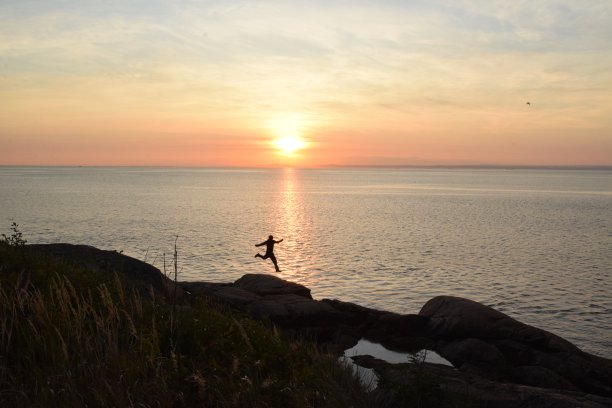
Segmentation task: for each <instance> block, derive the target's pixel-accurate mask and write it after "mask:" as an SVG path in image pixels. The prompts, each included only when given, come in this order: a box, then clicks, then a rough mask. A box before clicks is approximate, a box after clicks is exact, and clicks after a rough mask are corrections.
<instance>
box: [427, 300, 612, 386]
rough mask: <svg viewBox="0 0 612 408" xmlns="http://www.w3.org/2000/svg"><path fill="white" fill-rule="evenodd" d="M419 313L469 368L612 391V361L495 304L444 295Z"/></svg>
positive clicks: (444, 349)
mask: <svg viewBox="0 0 612 408" xmlns="http://www.w3.org/2000/svg"><path fill="white" fill-rule="evenodd" d="M419 315H421V316H425V317H427V318H429V321H428V322H427V325H426V328H425V331H426V333H427V335H428V336H430V337H431V338H432V339H434V340H436V341H437V346H436V351H438V352H439V353H440V354H441V355H442V356H443V357H444V358H446V359H447V360H449V361H451V362H452V363H453V364H455V365H456V366H457V367H459V368H461V369H462V370H463V371H468V372H473V373H477V374H479V375H482V376H485V377H487V378H492V379H503V380H509V381H514V382H519V383H523V384H527V385H537V386H540V387H545V388H557V389H572V388H573V389H578V390H581V391H583V392H589V393H594V394H597V395H605V396H612V361H610V360H607V359H603V358H600V357H596V356H592V355H590V354H588V353H584V352H582V351H581V350H580V349H579V348H578V347H576V346H574V345H573V344H571V343H570V342H568V341H567V340H564V339H562V338H561V337H559V336H556V335H554V334H552V333H549V332H547V331H545V330H541V329H538V328H536V327H533V326H529V325H527V324H524V323H521V322H519V321H517V320H515V319H513V318H511V317H509V316H507V315H505V314H504V313H502V312H499V311H497V310H495V309H493V308H491V307H488V306H485V305H482V304H480V303H478V302H475V301H472V300H469V299H463V298H458V297H452V296H439V297H435V298H433V299H431V300H430V301H428V302H427V303H426V304H425V305H424V306H423V308H422V309H421V311H420V312H419ZM537 367H539V368H537Z"/></svg>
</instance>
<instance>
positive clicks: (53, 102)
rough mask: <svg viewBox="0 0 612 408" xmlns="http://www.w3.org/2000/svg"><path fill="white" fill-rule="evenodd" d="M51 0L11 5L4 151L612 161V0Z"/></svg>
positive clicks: (3, 154)
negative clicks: (282, 146)
mask: <svg viewBox="0 0 612 408" xmlns="http://www.w3.org/2000/svg"><path fill="white" fill-rule="evenodd" d="M51 3H52V2H49V3H42V4H41V3H30V2H23V1H15V2H11V1H5V2H2V4H1V5H0V107H1V109H0V165H172V166H249V167H251V166H257V167H259V166H265V167H268V166H286V165H290V166H305V167H310V166H326V165H445V164H446V165H449V164H450V165H476V164H498V165H612V115H611V114H610V112H612V48H611V47H610V44H612V4H610V3H609V2H602V1H584V2H571V1H550V2H545V3H542V2H520V3H517V4H509V3H508V2H500V1H491V2H482V3H479V2H473V1H459V2H448V1H427V2H425V1H422V2H421V1H414V2H396V1H381V2H371V3H368V2H360V1H357V2H317V1H313V2H298V1H295V2H291V1H288V2H283V3H282V4H279V2H271V1H270V2H266V1H263V2H214V1H213V2H207V3H206V4H202V3H197V2H182V1H150V2H144V3H142V2H135V1H134V2H130V1H125V2H112V1H111V2H77V1H75V2H63V3H62V4H61V5H54V4H51ZM97 3H103V4H97ZM527 101H529V102H530V105H527V104H526V102H527ZM284 137H294V138H299V139H301V140H302V142H303V148H302V149H300V150H298V151H296V152H294V153H292V154H284V153H283V152H281V151H279V149H278V148H277V147H276V146H277V144H275V143H274V140H276V139H279V138H284Z"/></svg>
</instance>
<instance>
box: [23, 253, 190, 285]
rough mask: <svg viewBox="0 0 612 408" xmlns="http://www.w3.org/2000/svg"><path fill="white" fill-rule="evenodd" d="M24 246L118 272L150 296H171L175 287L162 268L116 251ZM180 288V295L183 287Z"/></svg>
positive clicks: (110, 271) (101, 270)
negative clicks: (152, 294)
mask: <svg viewBox="0 0 612 408" xmlns="http://www.w3.org/2000/svg"><path fill="white" fill-rule="evenodd" d="M24 250H25V251H26V253H28V252H29V253H33V254H39V253H42V254H45V255H47V256H51V257H54V258H56V259H59V260H62V261H63V262H70V263H72V264H75V265H78V266H82V267H83V268H85V269H88V270H90V271H97V272H99V273H102V274H107V275H111V274H113V273H116V274H117V275H118V276H120V277H122V278H124V279H127V281H128V282H129V283H130V284H131V285H132V286H133V287H135V288H136V289H138V290H139V291H140V292H141V294H142V295H144V296H149V295H150V294H151V291H152V292H153V293H154V294H155V295H158V296H170V295H171V294H172V293H173V290H174V287H173V284H172V281H171V280H170V279H168V278H167V277H166V276H165V275H164V274H163V273H162V272H161V271H160V270H159V269H157V268H155V267H154V266H152V265H149V264H148V263H146V262H143V261H140V260H138V259H135V258H132V257H130V256H127V255H123V254H121V253H119V252H117V251H105V250H102V249H98V248H95V247H92V246H89V245H73V244H32V245H26V246H24ZM179 290H180V288H179ZM180 292H181V293H179V295H181V294H182V290H180Z"/></svg>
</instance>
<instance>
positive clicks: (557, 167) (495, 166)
mask: <svg viewBox="0 0 612 408" xmlns="http://www.w3.org/2000/svg"><path fill="white" fill-rule="evenodd" d="M7 167H22V168H25V167H30V168H177V169H178V168H185V169H249V170H256V169H261V170H274V169H285V168H295V169H309V170H316V169H322V170H324V169H343V168H344V169H351V168H352V169H360V168H361V169H458V170H460V169H465V170H469V169H473V170H612V164H609V165H607V164H594V165H590V164H567V165H566V164H551V165H545V164H542V165H539V164H430V165H418V164H392V165H381V164H371V165H370V164H351V165H338V164H328V165H322V166H312V167H310V166H263V167H253V166H235V165H227V166H206V165H163V164H94V165H88V164H0V168H7Z"/></svg>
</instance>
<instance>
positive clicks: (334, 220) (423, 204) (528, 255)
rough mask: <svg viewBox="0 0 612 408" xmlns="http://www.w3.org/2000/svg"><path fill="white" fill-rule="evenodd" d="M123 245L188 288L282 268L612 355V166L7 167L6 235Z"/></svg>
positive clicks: (385, 301) (401, 306) (324, 284)
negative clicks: (494, 315)
mask: <svg viewBox="0 0 612 408" xmlns="http://www.w3.org/2000/svg"><path fill="white" fill-rule="evenodd" d="M13 220H14V221H16V222H18V223H19V224H20V228H21V230H22V231H23V233H24V235H25V237H26V238H27V239H28V241H29V242H30V243H49V242H69V243H79V244H89V245H94V246H97V247H99V248H103V249H115V250H119V251H123V252H124V253H126V254H129V255H131V256H134V257H135V258H138V259H141V260H146V261H147V262H149V263H153V264H154V265H155V266H157V267H159V268H160V269H161V268H162V265H163V261H162V259H163V254H164V253H165V254H167V256H168V259H169V258H170V254H171V253H172V247H173V244H174V241H175V237H177V236H178V239H177V246H178V251H179V268H180V271H181V272H180V275H181V276H180V278H181V279H182V280H207V281H223V282H227V281H233V280H235V279H237V278H239V277H240V276H242V275H243V274H245V273H274V268H273V266H272V263H271V262H269V261H262V260H260V259H255V258H254V257H253V256H254V255H255V253H256V252H257V249H259V248H255V247H254V244H256V243H259V242H262V241H264V240H265V239H266V238H267V236H268V235H269V234H273V235H274V236H275V238H276V239H280V238H283V239H284V241H283V242H282V243H281V244H279V245H277V248H276V254H277V257H278V259H279V264H280V267H281V269H282V272H281V273H279V275H280V276H281V277H282V278H285V279H289V280H292V281H296V282H299V283H302V284H304V285H306V286H308V287H309V288H311V289H312V293H313V296H314V297H315V298H324V297H328V298H338V299H342V300H345V301H351V302H357V303H359V304H362V305H365V306H371V307H376V308H381V309H386V310H390V311H395V312H400V313H417V312H418V311H419V310H420V307H421V306H422V305H423V304H424V303H425V302H426V301H427V300H429V299H430V298H432V297H434V296H436V295H456V296H462V297H467V298H470V299H474V300H477V301H479V302H483V303H485V304H488V305H491V306H493V307H495V308H497V309H499V310H501V311H503V312H505V313H507V314H509V315H511V316H513V317H515V318H517V319H519V320H521V321H523V322H525V323H529V324H533V325H536V326H538V327H541V328H544V329H547V330H550V331H552V332H554V333H556V334H559V335H561V336H562V337H565V338H567V339H568V340H570V341H572V342H574V343H575V344H577V345H578V346H579V347H581V348H583V349H584V350H586V351H590V352H594V353H596V354H599V355H603V356H607V357H612V279H611V278H612V172H610V171H553V170H414V169H407V170H404V169H401V170H388V169H367V170H364V169H346V170H338V169H333V170H291V169H287V170H218V169H167V168H23V167H22V168H10V167H0V230H1V231H2V232H4V233H9V232H10V231H9V226H10V223H11V222H12V221H13Z"/></svg>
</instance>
